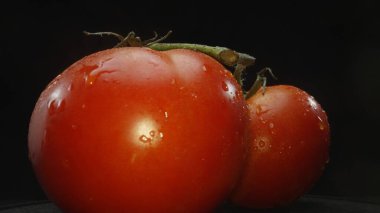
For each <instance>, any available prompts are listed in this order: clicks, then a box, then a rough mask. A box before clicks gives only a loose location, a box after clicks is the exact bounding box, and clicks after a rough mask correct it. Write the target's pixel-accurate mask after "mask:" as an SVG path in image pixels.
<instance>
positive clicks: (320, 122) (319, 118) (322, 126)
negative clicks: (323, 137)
mask: <svg viewBox="0 0 380 213" xmlns="http://www.w3.org/2000/svg"><path fill="white" fill-rule="evenodd" d="M318 120H319V129H320V130H324V129H325V125H324V124H323V120H322V118H321V117H319V116H318Z"/></svg>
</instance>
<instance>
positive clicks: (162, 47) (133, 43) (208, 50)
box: [83, 31, 276, 99]
mask: <svg viewBox="0 0 380 213" xmlns="http://www.w3.org/2000/svg"><path fill="white" fill-rule="evenodd" d="M83 33H84V34H86V35H96V36H103V35H106V36H114V37H116V38H117V39H118V40H119V43H117V44H116V45H115V46H114V48H118V47H148V48H150V49H153V50H157V51H166V50H172V49H189V50H193V51H197V52H202V53H204V54H207V55H209V56H211V57H212V58H214V59H216V60H217V61H219V62H220V63H221V64H223V65H225V66H228V67H234V71H233V75H234V77H235V79H236V80H237V82H238V83H239V84H240V86H241V87H243V73H244V71H245V70H246V68H247V67H249V66H252V65H254V64H255V61H256V58H255V57H253V56H251V55H248V54H246V53H240V52H237V51H235V50H232V49H229V48H226V47H219V46H208V45H203V44H190V43H162V41H164V40H165V39H167V38H168V37H169V36H170V35H171V33H172V31H168V32H167V33H166V34H165V35H164V36H162V37H158V34H157V32H154V36H153V37H152V38H150V39H147V40H142V39H141V38H140V37H139V36H137V35H136V33H135V32H133V31H131V32H129V33H128V34H127V36H122V35H120V34H117V33H114V32H95V33H90V32H87V31H83ZM266 73H269V74H270V75H271V76H272V77H273V78H274V79H276V77H275V76H274V75H273V72H272V70H271V69H270V68H268V67H265V68H263V69H262V70H260V71H259V72H258V73H257V78H256V81H255V82H254V84H253V85H252V86H251V88H250V89H249V90H248V91H244V94H245V99H248V98H249V97H251V96H253V95H254V94H255V93H256V92H257V91H258V90H259V89H260V88H261V87H263V88H264V89H263V93H264V92H265V86H266V82H267V78H266V76H265V75H266Z"/></svg>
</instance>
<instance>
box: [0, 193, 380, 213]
mask: <svg viewBox="0 0 380 213" xmlns="http://www.w3.org/2000/svg"><path fill="white" fill-rule="evenodd" d="M60 212H61V211H60V210H59V209H58V208H57V207H56V206H55V205H54V204H52V203H51V202H49V201H34V202H32V201H30V202H19V203H13V204H4V205H3V206H0V213H60ZM235 212H236V213H358V212H360V213H377V212H380V205H377V204H371V203H364V202H357V201H349V200H344V199H338V198H332V197H315V196H306V197H303V198H301V199H299V200H298V202H296V203H295V204H293V205H292V206H290V207H287V208H283V209H272V210H250V209H243V208H238V207H234V206H227V205H226V206H224V207H222V208H221V209H220V210H218V211H216V213H235Z"/></svg>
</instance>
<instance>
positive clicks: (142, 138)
mask: <svg viewBox="0 0 380 213" xmlns="http://www.w3.org/2000/svg"><path fill="white" fill-rule="evenodd" d="M139 140H140V141H141V142H143V143H151V142H152V139H151V138H148V137H147V136H145V135H141V136H140V137H139Z"/></svg>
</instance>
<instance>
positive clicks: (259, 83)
mask: <svg viewBox="0 0 380 213" xmlns="http://www.w3.org/2000/svg"><path fill="white" fill-rule="evenodd" d="M267 73H269V74H270V76H271V77H272V78H273V79H276V80H277V77H276V76H275V75H274V74H273V72H272V69H271V68H269V67H265V68H263V69H261V70H260V71H259V72H257V77H256V80H255V82H254V83H253V85H252V87H251V88H250V89H249V90H248V92H247V93H246V94H245V99H246V100H247V99H248V98H250V97H252V96H253V95H254V94H256V92H257V91H259V89H260V88H261V87H262V88H263V89H262V93H263V95H264V93H265V88H266V85H267V77H266V74H267Z"/></svg>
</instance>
